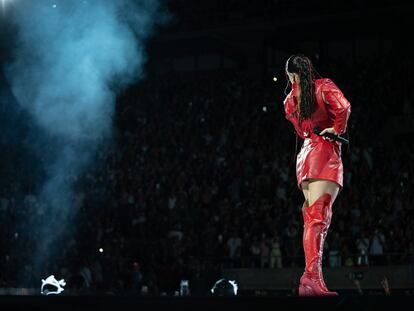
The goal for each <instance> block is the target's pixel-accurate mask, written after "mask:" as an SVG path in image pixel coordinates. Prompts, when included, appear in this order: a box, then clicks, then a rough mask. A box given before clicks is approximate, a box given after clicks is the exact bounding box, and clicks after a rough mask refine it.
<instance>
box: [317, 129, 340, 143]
mask: <svg viewBox="0 0 414 311" xmlns="http://www.w3.org/2000/svg"><path fill="white" fill-rule="evenodd" d="M324 133H332V134H334V135H338V134H337V133H336V132H335V130H334V128H333V127H327V128H326V129H324V130H323V131H321V132H320V133H319V135H323V134H324ZM322 138H323V139H327V140H329V141H332V139H330V138H328V137H322Z"/></svg>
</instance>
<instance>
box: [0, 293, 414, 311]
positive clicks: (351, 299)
mask: <svg viewBox="0 0 414 311" xmlns="http://www.w3.org/2000/svg"><path fill="white" fill-rule="evenodd" d="M412 302H413V296H403V295H397V296H343V297H342V296H340V297H335V298H332V297H324V298H322V297H311V298H299V297H241V296H237V297H133V296H0V310H1V311H3V310H4V311H6V310H44V311H46V310H54V311H58V310H72V311H74V310H88V311H91V310H117V311H121V310H134V311H139V310H169V311H170V310H180V311H183V310H191V311H199V310H210V311H217V310H230V311H236V310H252V311H253V310H272V311H277V310H308V311H309V310H312V311H313V310H318V311H319V310H350V311H355V310H383V309H384V310H385V309H386V310H391V311H395V310H399V309H400V308H401V309H402V308H403V307H404V308H405V306H410V305H411V304H412ZM408 308H409V307H408Z"/></svg>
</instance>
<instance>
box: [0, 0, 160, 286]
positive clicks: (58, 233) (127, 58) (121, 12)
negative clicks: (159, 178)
mask: <svg viewBox="0 0 414 311" xmlns="http://www.w3.org/2000/svg"><path fill="white" fill-rule="evenodd" d="M0 1H2V3H3V2H4V1H5V0H0ZM9 1H11V0H9ZM87 3H89V4H93V9H87V7H86V4H87ZM160 3H161V0H157V1H155V0H116V1H113V0H89V1H86V2H81V1H74V0H59V1H51V0H36V1H30V8H29V7H24V8H23V6H20V7H18V8H17V9H16V12H15V14H14V15H13V17H14V22H15V23H16V25H17V26H18V27H19V31H18V36H19V40H18V41H19V44H18V45H17V46H16V49H15V51H14V55H15V57H14V60H13V62H12V63H10V64H8V65H7V66H6V68H5V74H6V76H7V80H8V81H9V82H10V86H11V89H12V91H13V94H14V95H15V97H16V99H17V101H18V103H19V105H20V106H21V107H22V108H23V109H24V110H25V111H26V112H28V113H29V114H30V116H31V117H32V118H33V120H34V121H35V122H36V125H37V128H36V129H33V130H32V132H31V134H30V136H31V139H30V142H28V148H32V150H33V151H34V153H36V154H37V155H38V157H39V160H40V162H39V164H40V165H42V166H43V169H44V175H43V176H39V179H40V180H39V182H38V184H37V185H36V195H37V196H38V197H39V200H40V202H43V203H44V204H45V206H47V209H46V211H47V212H46V213H45V214H44V215H43V216H39V219H38V220H36V221H34V220H33V221H32V220H31V218H29V219H28V220H26V222H27V223H25V225H24V226H25V231H26V232H30V234H32V235H33V236H36V237H39V238H38V239H37V240H35V242H34V243H36V245H34V249H35V251H34V252H33V254H31V256H30V259H28V260H30V261H31V262H30V263H28V264H30V265H31V266H32V268H33V271H34V273H35V274H44V273H48V272H47V271H45V269H47V267H48V266H47V265H45V264H44V263H45V262H46V261H49V262H50V261H52V260H53V258H54V256H55V255H56V254H58V252H59V251H60V248H59V246H58V245H59V243H58V242H59V241H61V240H64V239H67V238H68V236H69V235H70V234H71V232H72V230H74V229H73V227H74V225H75V223H74V222H75V216H76V214H75V213H76V211H77V209H78V208H79V206H78V205H79V204H80V203H79V204H78V203H77V202H78V201H79V200H77V197H78V196H77V192H76V191H75V187H74V186H75V184H76V183H75V182H76V180H78V178H82V174H83V173H84V171H85V170H87V169H88V168H89V167H90V166H92V165H93V164H94V163H93V161H92V160H93V158H94V155H95V154H96V152H97V150H99V148H100V147H102V144H107V143H110V142H111V140H112V139H113V136H112V124H113V123H112V120H113V114H114V111H115V99H116V96H117V94H118V93H119V92H120V91H122V90H123V89H124V88H126V87H127V86H128V85H129V84H130V83H133V82H135V81H137V80H139V79H140V78H142V76H143V65H144V63H145V61H146V55H145V48H144V46H145V43H146V39H147V38H148V36H149V35H150V34H151V33H152V30H153V27H154V26H155V25H156V24H158V23H162V22H163V21H165V20H163V18H166V17H165V16H164V15H163V14H161V13H159V11H160V8H161V6H160ZM53 5H56V7H53ZM33 219H34V218H33ZM103 251H104V250H103V249H102V252H103ZM48 274H49V273H48ZM23 277H24V271H22V278H23Z"/></svg>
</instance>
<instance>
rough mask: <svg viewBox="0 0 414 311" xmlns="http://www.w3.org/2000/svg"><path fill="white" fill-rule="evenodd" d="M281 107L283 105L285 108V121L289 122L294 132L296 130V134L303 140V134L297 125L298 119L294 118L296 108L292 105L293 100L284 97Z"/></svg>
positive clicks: (289, 97)
mask: <svg viewBox="0 0 414 311" xmlns="http://www.w3.org/2000/svg"><path fill="white" fill-rule="evenodd" d="M283 105H284V107H285V118H286V119H287V120H289V121H290V122H291V123H292V124H293V127H294V128H295V130H296V133H297V134H298V135H299V136H300V137H301V138H302V139H305V136H303V133H302V130H301V128H300V127H299V124H298V119H297V117H296V115H295V113H294V112H295V110H296V108H295V103H294V101H293V98H292V97H291V96H289V95H288V96H287V97H286V99H285V100H284V102H283Z"/></svg>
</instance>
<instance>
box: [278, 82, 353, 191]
mask: <svg viewBox="0 0 414 311" xmlns="http://www.w3.org/2000/svg"><path fill="white" fill-rule="evenodd" d="M296 92H297V84H296V83H294V84H293V85H292V91H291V92H290V93H289V94H288V95H287V97H286V99H285V101H284V107H285V113H286V119H288V120H289V121H290V122H292V124H293V126H294V128H295V130H296V133H297V134H298V135H299V136H300V137H301V138H303V139H304V142H303V145H302V148H301V150H300V152H299V154H298V155H297V161H296V177H297V183H298V188H299V189H301V182H302V181H304V180H306V179H310V178H316V179H326V180H331V181H334V182H336V183H338V184H339V186H340V190H342V187H343V165H342V159H341V145H342V143H340V142H337V141H329V140H325V139H323V138H322V137H321V136H319V135H317V134H314V133H313V132H312V128H314V127H319V128H320V129H321V130H323V129H325V128H328V127H333V128H334V129H335V132H336V133H337V134H343V133H344V132H345V131H346V126H347V122H348V118H349V115H350V113H351V104H350V103H349V101H348V100H347V99H346V98H345V97H344V95H343V93H342V92H341V90H340V89H339V88H338V87H337V86H336V85H335V84H334V83H333V82H332V80H330V79H328V78H323V79H316V80H315V97H316V102H315V104H316V110H315V112H314V113H313V114H312V116H311V118H310V120H305V121H304V122H302V123H301V124H299V115H298V111H297V109H296V107H297V98H296ZM324 99H325V100H324Z"/></svg>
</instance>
